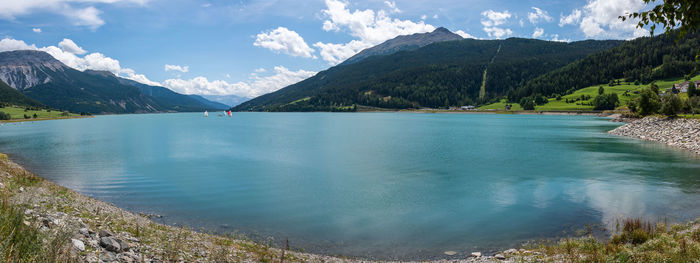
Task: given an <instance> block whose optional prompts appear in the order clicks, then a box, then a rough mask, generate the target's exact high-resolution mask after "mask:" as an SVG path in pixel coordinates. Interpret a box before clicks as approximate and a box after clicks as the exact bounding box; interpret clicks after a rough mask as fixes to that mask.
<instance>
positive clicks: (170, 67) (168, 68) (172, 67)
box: [165, 64, 190, 73]
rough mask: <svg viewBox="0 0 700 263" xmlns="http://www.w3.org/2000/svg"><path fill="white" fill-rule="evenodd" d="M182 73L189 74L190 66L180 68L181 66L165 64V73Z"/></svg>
mask: <svg viewBox="0 0 700 263" xmlns="http://www.w3.org/2000/svg"><path fill="white" fill-rule="evenodd" d="M171 70H172V71H180V72H182V73H187V72H189V71H190V67H189V66H180V65H170V64H165V71H171Z"/></svg>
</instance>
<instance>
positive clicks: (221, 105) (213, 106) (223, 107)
mask: <svg viewBox="0 0 700 263" xmlns="http://www.w3.org/2000/svg"><path fill="white" fill-rule="evenodd" d="M187 96H189V97H190V98H193V99H195V100H197V101H199V102H201V103H203V104H204V105H208V106H209V107H210V108H211V109H217V110H227V109H229V108H231V106H229V105H226V104H224V103H220V102H216V101H212V100H208V99H206V98H204V97H202V95H196V94H190V95H187Z"/></svg>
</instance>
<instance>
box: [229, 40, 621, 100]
mask: <svg viewBox="0 0 700 263" xmlns="http://www.w3.org/2000/svg"><path fill="white" fill-rule="evenodd" d="M621 43H622V41H581V42H574V43H561V42H552V41H542V40H533V39H520V38H510V39H506V40H475V39H465V40H460V41H449V42H439V43H433V44H430V45H427V46H425V47H422V48H419V49H416V50H410V51H401V52H397V53H394V54H390V55H385V56H373V57H369V58H366V59H364V60H361V61H359V62H356V63H353V64H341V65H339V66H336V67H332V68H330V69H328V70H326V71H322V72H320V73H318V74H317V75H316V76H313V77H311V78H309V79H306V80H304V81H301V82H299V83H296V84H294V85H290V86H288V87H285V88H283V89H281V90H279V91H276V92H273V93H270V94H266V95H263V96H260V97H258V98H255V99H252V100H250V101H248V102H245V103H243V104H241V105H239V106H237V107H235V108H234V110H238V111H334V110H354V105H365V106H372V107H381V108H416V107H430V108H437V107H447V106H459V105H468V104H473V103H476V102H478V101H477V100H479V101H487V100H489V99H491V98H496V97H499V96H503V95H504V94H505V93H506V92H507V91H508V90H510V89H515V88H517V87H519V86H520V85H523V84H524V83H526V82H527V81H528V80H530V79H533V78H535V77H537V76H539V75H541V74H544V73H547V72H549V71H551V70H554V69H557V68H559V67H562V66H564V65H567V64H569V63H571V62H573V61H575V60H577V59H581V58H583V57H585V56H587V55H588V54H591V53H595V52H599V51H602V50H606V49H610V48H613V47H616V46H618V45H620V44H621ZM499 47H500V52H498V54H497V51H498V50H499ZM487 68H488V70H487ZM485 70H487V72H488V74H486V80H487V81H486V83H485V84H486V85H485V90H486V93H485V96H484V98H481V99H479V90H480V88H481V86H482V79H483V76H484V75H485V74H484V71H485Z"/></svg>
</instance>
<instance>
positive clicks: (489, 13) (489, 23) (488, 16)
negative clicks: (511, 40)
mask: <svg viewBox="0 0 700 263" xmlns="http://www.w3.org/2000/svg"><path fill="white" fill-rule="evenodd" d="M481 16H482V18H481V25H483V26H484V32H486V33H487V34H488V35H489V37H495V38H502V37H504V36H509V35H511V34H513V31H512V30H510V29H509V28H502V27H500V25H503V24H505V23H506V22H507V21H508V19H509V18H511V17H512V16H513V15H512V14H511V13H510V12H508V10H506V11H504V12H496V11H493V10H490V9H489V10H486V11H484V12H481Z"/></svg>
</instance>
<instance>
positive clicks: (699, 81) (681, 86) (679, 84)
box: [673, 80, 700, 92]
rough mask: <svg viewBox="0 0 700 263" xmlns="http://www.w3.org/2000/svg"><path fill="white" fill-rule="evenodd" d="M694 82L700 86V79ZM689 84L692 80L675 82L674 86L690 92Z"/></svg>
mask: <svg viewBox="0 0 700 263" xmlns="http://www.w3.org/2000/svg"><path fill="white" fill-rule="evenodd" d="M693 83H695V87H698V85H700V80H696V81H693ZM688 84H690V82H689V81H685V82H681V83H676V84H673V87H674V88H676V90H677V91H678V92H688Z"/></svg>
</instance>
